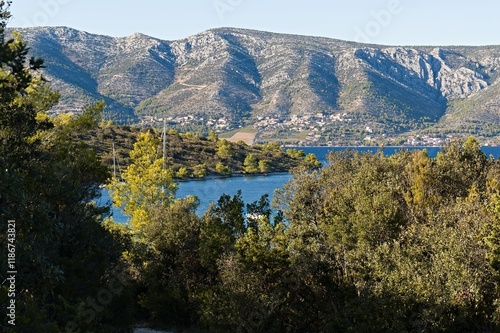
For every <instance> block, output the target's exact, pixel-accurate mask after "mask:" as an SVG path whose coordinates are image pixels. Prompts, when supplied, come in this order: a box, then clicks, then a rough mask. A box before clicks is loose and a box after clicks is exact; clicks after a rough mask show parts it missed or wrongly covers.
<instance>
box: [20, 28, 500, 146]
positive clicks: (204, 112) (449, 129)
mask: <svg viewBox="0 0 500 333" xmlns="http://www.w3.org/2000/svg"><path fill="white" fill-rule="evenodd" d="M17 30H19V31H20V32H21V34H22V35H23V38H24V39H25V40H26V41H27V42H28V45H29V46H30V47H31V53H32V54H33V55H35V56H37V57H41V58H43V59H44V60H45V65H46V68H45V70H44V75H45V77H46V78H47V79H48V80H49V81H50V84H51V85H52V86H53V88H55V89H56V90H59V91H60V93H61V102H60V103H59V105H58V106H57V108H56V109H55V110H53V111H54V112H78V111H79V110H81V108H82V106H83V105H84V104H86V103H90V102H92V101H96V100H100V99H104V100H105V101H106V103H107V105H108V107H107V110H106V116H107V117H109V118H110V119H114V120H115V121H117V122H121V123H139V122H143V123H144V122H146V123H147V122H154V121H155V120H159V119H162V118H167V119H168V120H169V122H171V123H172V124H175V125H179V126H180V125H192V126H201V127H207V128H208V127H210V128H214V129H217V130H218V131H219V132H224V131H229V130H232V129H238V128H240V127H245V126H253V128H255V129H256V130H257V131H258V135H259V137H261V138H266V137H275V138H276V137H281V138H296V139H298V138H300V139H301V140H312V141H319V142H323V141H324V142H326V141H329V142H330V143H331V142H332V141H335V140H336V138H339V137H343V138H346V140H347V141H348V139H350V138H351V139H355V140H363V139H364V138H365V139H368V140H373V138H383V137H388V138H394V137H396V136H400V135H403V134H408V135H410V134H419V133H420V134H422V135H423V134H425V133H426V134H428V135H431V136H438V137H443V136H446V135H450V133H451V134H452V135H459V134H467V133H471V134H476V135H479V136H484V137H487V138H495V137H497V136H499V135H500V46H477V47H471V46H446V47H439V46H428V47H427V46H415V47H411V46H381V45H368V44H360V43H355V42H348V41H342V40H336V39H329V38H322V37H308V36H298V35H285V34H277V33H270V32H263V31H254V30H245V29H236V28H220V29H213V30H208V31H205V32H202V33H199V34H197V35H194V36H190V37H187V38H185V39H182V40H176V41H165V40H161V39H157V38H153V37H150V36H146V35H142V34H134V35H132V36H129V37H123V38H115V37H109V36H101V35H95V34H90V33H86V32H83V31H78V30H75V29H71V28H66V27H41V28H27V29H17ZM337 141H338V140H337Z"/></svg>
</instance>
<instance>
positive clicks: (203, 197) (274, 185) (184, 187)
mask: <svg viewBox="0 0 500 333" xmlns="http://www.w3.org/2000/svg"><path fill="white" fill-rule="evenodd" d="M299 149H302V150H304V152H305V153H306V154H309V153H313V154H315V155H316V156H317V157H318V159H319V160H320V161H321V162H323V163H325V162H326V156H327V155H328V153H329V152H331V151H343V150H345V149H346V147H301V148H299ZM348 149H354V150H357V151H360V152H373V153H375V152H377V151H378V150H379V149H380V148H377V147H353V148H348ZM401 149H406V150H416V149H426V150H427V152H428V153H429V156H431V157H435V156H436V155H437V154H438V152H439V151H440V150H441V148H438V147H425V148H419V147H405V148H400V147H385V148H383V149H382V151H383V152H384V154H385V155H392V154H394V153H395V152H397V151H399V150H401ZM482 150H483V152H484V153H485V154H486V155H487V156H492V157H493V158H495V159H498V158H499V157H500V147H483V148H482ZM290 179H291V175H290V174H271V175H267V176H235V177H227V178H212V179H204V180H191V181H183V182H180V183H179V189H178V191H177V197H178V198H184V197H186V196H188V195H194V196H197V197H198V198H199V200H200V206H199V207H198V210H197V213H198V215H202V214H203V213H204V212H205V211H206V210H207V209H208V207H209V205H210V203H212V202H215V203H216V202H217V201H218V199H219V198H220V197H221V195H223V194H228V195H231V196H233V195H235V194H236V193H237V192H238V190H241V192H242V197H243V200H244V202H245V203H246V204H248V203H252V202H254V201H256V200H259V199H260V198H261V196H263V195H264V194H268V195H269V198H270V199H272V197H273V194H274V191H275V189H279V188H281V187H283V185H284V184H285V183H287V182H288V181H289V180H290ZM102 194H103V195H102V197H101V199H100V200H99V203H100V204H106V203H107V202H110V197H109V194H108V193H107V191H106V190H103V193H102ZM113 218H114V219H115V221H117V222H120V223H125V222H127V220H128V217H127V216H125V215H124V214H123V212H122V211H121V210H120V209H113Z"/></svg>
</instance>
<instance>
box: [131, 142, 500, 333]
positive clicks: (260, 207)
mask: <svg viewBox="0 0 500 333" xmlns="http://www.w3.org/2000/svg"><path fill="white" fill-rule="evenodd" d="M499 176H500V163H499V162H498V161H493V160H490V159H488V158H487V157H486V156H485V155H484V154H483V153H482V152H481V150H480V147H479V145H478V144H477V142H476V141H475V140H474V139H469V140H468V141H466V142H464V143H460V142H455V143H453V144H451V145H449V146H448V147H446V149H445V150H444V151H443V152H441V153H440V154H439V155H438V157H437V158H435V159H431V158H429V156H428V155H427V153H426V152H425V151H414V152H400V153H397V154H396V155H393V156H384V155H382V154H381V153H378V154H359V153H357V152H353V151H346V152H339V153H336V154H333V155H330V156H329V166H328V167H326V168H324V169H322V170H320V171H315V172H311V171H309V170H306V169H303V170H297V171H296V173H295V175H294V179H293V180H292V181H291V182H290V183H289V184H287V185H286V186H285V187H284V188H283V189H281V190H280V191H279V193H278V199H277V202H276V208H277V209H278V213H277V214H276V216H273V213H272V210H271V209H270V206H269V201H268V200H267V198H266V197H263V198H262V199H261V200H260V201H258V202H255V203H252V204H250V205H247V207H246V213H245V212H244V211H245V210H244V208H245V205H244V203H243V202H242V200H241V196H240V195H235V196H234V197H230V196H222V197H221V198H220V200H219V202H218V203H217V204H216V205H213V206H212V207H211V208H210V209H209V210H208V211H207V212H206V213H205V214H204V215H203V216H202V217H197V216H196V214H195V209H196V201H195V200H193V198H191V199H190V198H186V199H178V200H177V201H170V202H169V203H168V204H165V205H161V206H155V205H147V207H148V216H149V219H148V220H147V221H145V223H144V224H142V226H141V228H140V229H136V228H132V229H131V230H130V232H131V233H132V234H133V235H135V236H134V241H133V242H132V244H133V245H132V246H133V248H132V249H131V250H130V252H129V255H128V259H127V260H128V264H129V269H130V270H131V275H133V276H136V277H137V280H136V283H137V289H136V290H138V293H137V300H138V304H139V306H140V307H141V308H142V309H143V314H144V315H145V316H146V318H147V319H148V320H149V321H150V322H151V323H152V324H155V325H157V326H159V327H165V328H174V329H178V330H179V331H181V330H182V329H186V328H189V327H191V328H192V327H201V328H203V329H205V330H207V331H210V332H234V331H242V332H351V331H352V332H364V331H367V332H443V331H449V332H483V331H484V332H493V331H497V330H498V328H499V324H500V321H499V320H500V318H499V314H500V312H499V311H500V309H499V307H498V304H499V296H498V295H499V290H498V282H499V278H500V275H499V273H500V264H499V262H500V250H499V249H500V227H499V225H500V214H499V212H500V182H499ZM132 185H133V184H132ZM132 225H134V223H132Z"/></svg>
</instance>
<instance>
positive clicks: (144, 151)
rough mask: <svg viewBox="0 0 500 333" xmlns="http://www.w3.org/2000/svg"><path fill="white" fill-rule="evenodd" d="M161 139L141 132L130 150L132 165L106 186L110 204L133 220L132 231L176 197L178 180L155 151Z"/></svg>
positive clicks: (138, 229)
mask: <svg viewBox="0 0 500 333" xmlns="http://www.w3.org/2000/svg"><path fill="white" fill-rule="evenodd" d="M159 145H160V140H159V139H158V138H155V137H154V136H153V135H152V134H151V133H150V132H146V133H142V134H140V135H139V137H138V138H137V142H136V143H135V144H134V149H133V150H132V152H131V153H130V158H131V164H130V165H129V166H128V168H127V169H126V170H125V171H124V172H123V175H122V178H123V179H117V178H113V179H112V181H111V184H110V185H109V186H108V188H109V191H110V195H111V197H112V199H113V204H114V205H115V206H116V207H123V211H124V212H125V214H127V215H129V216H130V217H131V218H132V220H131V224H132V227H133V229H134V230H135V231H139V232H140V231H141V230H142V229H143V228H144V226H145V224H147V223H148V221H150V220H151V214H152V213H153V212H154V211H155V210H156V209H158V208H159V207H162V206H168V205H170V204H171V203H172V202H173V201H174V198H175V192H176V190H177V183H175V182H174V180H173V171H172V170H171V169H168V168H165V167H164V165H165V163H164V159H163V158H162V157H160V156H159V154H158V147H159Z"/></svg>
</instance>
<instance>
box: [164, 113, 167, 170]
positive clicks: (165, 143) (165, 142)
mask: <svg viewBox="0 0 500 333" xmlns="http://www.w3.org/2000/svg"><path fill="white" fill-rule="evenodd" d="M166 161H167V120H166V119H165V118H163V169H166V167H167V166H166Z"/></svg>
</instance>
